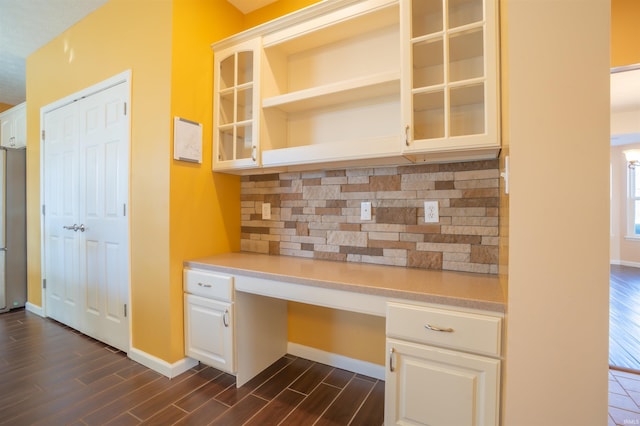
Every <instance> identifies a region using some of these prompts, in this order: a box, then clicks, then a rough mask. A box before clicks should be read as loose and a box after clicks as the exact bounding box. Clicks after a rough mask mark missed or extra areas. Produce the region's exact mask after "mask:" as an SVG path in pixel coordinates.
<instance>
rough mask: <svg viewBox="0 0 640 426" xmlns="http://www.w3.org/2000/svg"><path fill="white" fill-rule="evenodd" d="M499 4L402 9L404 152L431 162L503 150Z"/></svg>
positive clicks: (412, 2) (411, 2) (434, 2)
mask: <svg viewBox="0 0 640 426" xmlns="http://www.w3.org/2000/svg"><path fill="white" fill-rule="evenodd" d="M497 16H498V11H497V5H496V2H495V0H429V1H425V0H405V1H403V2H402V38H403V42H402V45H403V58H402V63H403V66H402V70H403V74H402V91H403V102H402V110H403V114H402V115H403V119H404V123H405V133H406V134H405V145H404V148H403V153H405V154H408V155H411V154H418V155H417V156H416V158H415V159H416V160H418V161H429V160H430V159H432V160H439V159H447V160H456V159H458V160H466V159H475V158H495V157H496V156H497V154H498V151H499V149H500V138H499V127H498V126H499V109H498V90H499V85H498V32H497V22H498V20H497Z"/></svg>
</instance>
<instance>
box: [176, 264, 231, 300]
mask: <svg viewBox="0 0 640 426" xmlns="http://www.w3.org/2000/svg"><path fill="white" fill-rule="evenodd" d="M183 279H184V291H185V292H187V293H190V294H195V295H198V296H202V297H207V298H210V299H219V300H228V301H232V300H233V277H232V276H229V275H222V274H216V273H214V272H205V271H198V270H194V269H185V270H184V277H183Z"/></svg>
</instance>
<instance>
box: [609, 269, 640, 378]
mask: <svg viewBox="0 0 640 426" xmlns="http://www.w3.org/2000/svg"><path fill="white" fill-rule="evenodd" d="M609 303H610V304H609V365H611V366H614V367H618V368H622V369H625V370H635V371H640V268H632V267H629V266H620V265H611V273H610V296H609Z"/></svg>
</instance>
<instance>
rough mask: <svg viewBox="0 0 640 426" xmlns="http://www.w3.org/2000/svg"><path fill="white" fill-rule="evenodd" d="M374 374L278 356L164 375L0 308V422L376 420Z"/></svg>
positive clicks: (378, 401) (378, 390)
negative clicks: (256, 365)
mask: <svg viewBox="0 0 640 426" xmlns="http://www.w3.org/2000/svg"><path fill="white" fill-rule="evenodd" d="M383 410H384V382H382V381H379V380H376V379H373V378H369V377H365V376H361V375H357V374H354V373H351V372H348V371H345V370H340V369H336V368H333V367H329V366H327V365H324V364H319V363H315V362H312V361H309V360H306V359H302V358H297V357H294V356H289V355H287V356H285V357H283V358H281V359H280V360H278V361H277V362H275V363H274V364H273V365H271V366H270V367H269V368H268V369H267V370H265V371H264V372H263V373H261V374H260V375H259V376H257V377H256V378H255V379H254V380H252V381H250V382H249V383H247V384H246V385H244V386H242V387H240V388H236V387H235V378H234V377H233V376H231V375H229V374H226V373H222V372H221V371H219V370H216V369H214V368H211V367H207V366H204V365H201V366H198V367H196V368H194V369H191V370H189V371H187V372H185V373H184V374H181V375H180V376H178V377H175V378H173V379H171V380H170V379H167V378H166V377H164V376H162V375H160V374H158V373H156V372H154V371H152V370H149V369H147V368H145V367H143V366H141V365H140V364H137V363H136V362H134V361H131V360H130V359H128V358H127V357H126V355H125V354H124V353H122V352H120V351H117V350H115V349H112V348H110V347H108V346H106V345H105V344H103V343H100V342H98V341H96V340H93V339H91V338H89V337H86V336H84V335H82V334H80V333H78V332H77V331H75V330H72V329H70V328H68V327H66V326H64V325H62V324H60V323H57V322H55V321H52V320H49V319H44V318H41V317H39V316H37V315H34V314H31V313H29V312H26V311H24V310H16V311H11V312H7V313H4V314H0V424H8V425H31V424H37V425H47V426H50V425H101V424H111V425H130V424H131V425H134V424H147V425H169V424H176V425H207V424H212V425H278V424H281V425H312V424H315V425H347V424H351V425H381V424H382V423H383Z"/></svg>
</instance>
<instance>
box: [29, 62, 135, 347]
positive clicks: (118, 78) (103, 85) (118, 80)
mask: <svg viewBox="0 0 640 426" xmlns="http://www.w3.org/2000/svg"><path fill="white" fill-rule="evenodd" d="M131 79H132V72H131V70H130V69H129V70H126V71H123V72H121V73H119V74H116V75H114V76H112V77H110V78H107V79H106V80H103V81H101V82H99V83H96V84H94V85H92V86H89V87H86V88H84V89H82V90H80V91H78V92H75V93H73V94H71V95H68V96H65V97H63V98H60V99H58V100H56V101H54V102H52V103H50V104H47V105H45V106H43V107H41V108H40V132H39V134H40V197H39V198H40V277H41V286H42V287H41V289H42V297H41V300H42V312H41V314H42V316H43V317H47V316H48V315H47V306H46V304H47V302H46V301H47V297H46V295H47V289H46V286H45V284H44V283H45V282H46V279H47V277H46V258H45V229H44V228H45V226H44V224H45V217H44V213H45V212H44V195H45V193H44V188H45V183H44V176H45V174H44V166H45V164H44V154H45V153H44V138H43V137H42V136H43V133H44V117H45V115H46V114H47V113H49V112H51V111H54V110H56V109H58V108H62V107H64V106H66V105H69V104H71V103H73V102H75V101H78V100H80V99H82V98H86V97H88V96H91V95H93V94H96V93H98V92H102V91H104V90H107V89H109V88H111V87H113V86H117V85H119V84H125V85H126V89H127V90H126V92H127V97H126V103H127V109H128V110H129V112H128V113H127V120H128V124H129V138H128V143H129V146H128V152H129V160H128V161H129V174H128V176H127V181H128V184H127V186H128V188H129V190H128V191H127V192H128V194H127V198H128V199H127V205H128V206H131ZM128 210H129V212H130V211H131V209H130V208H129V209H128ZM127 228H128V232H127V234H128V241H127V244H128V253H129V256H128V276H127V293H128V294H127V298H128V303H127V311H128V312H127V318H128V321H127V322H128V327H129V343H128V348H129V349H131V347H132V343H131V342H132V335H131V330H132V329H131V318H132V312H133V306H131V305H132V303H131V232H130V231H131V215H130V214H128V215H127Z"/></svg>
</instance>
